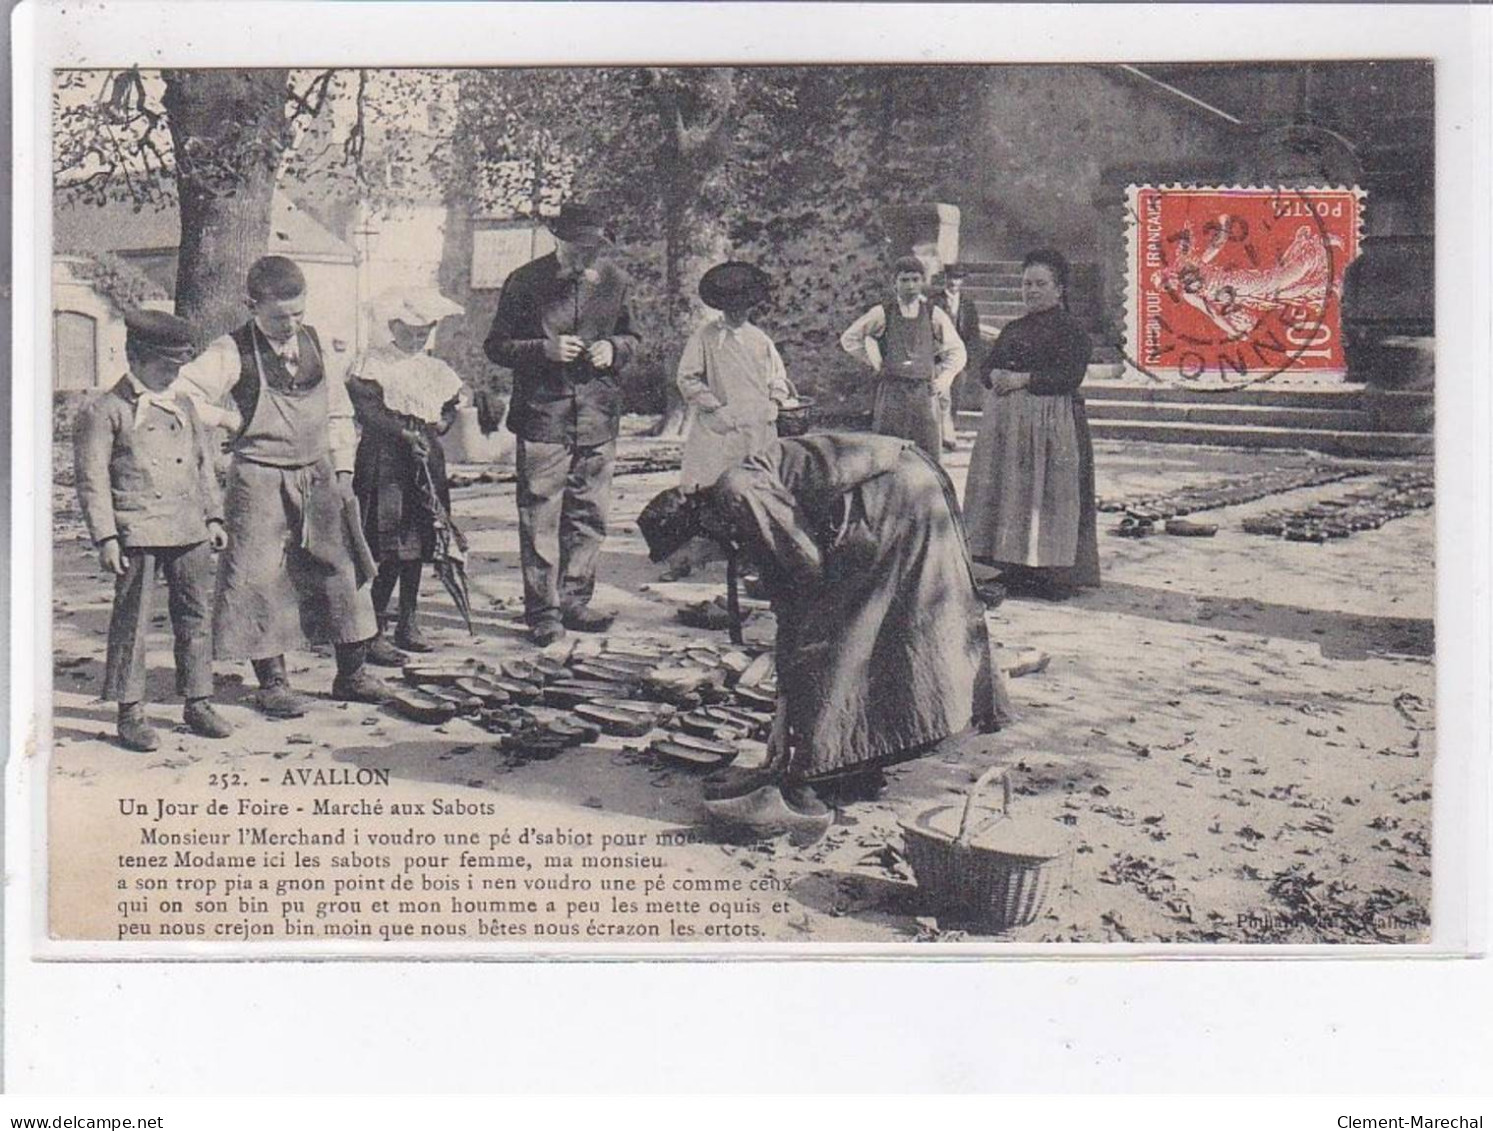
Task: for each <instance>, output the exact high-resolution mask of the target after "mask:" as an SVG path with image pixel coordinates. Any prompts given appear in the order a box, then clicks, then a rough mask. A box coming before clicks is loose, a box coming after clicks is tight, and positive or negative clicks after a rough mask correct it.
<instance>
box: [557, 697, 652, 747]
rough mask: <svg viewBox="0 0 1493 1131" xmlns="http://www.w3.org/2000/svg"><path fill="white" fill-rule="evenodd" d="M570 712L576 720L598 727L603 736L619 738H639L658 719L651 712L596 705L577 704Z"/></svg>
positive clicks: (650, 728)
mask: <svg viewBox="0 0 1493 1131" xmlns="http://www.w3.org/2000/svg"><path fill="white" fill-rule="evenodd" d="M571 710H572V712H573V713H574V715H575V716H576V718H578V719H582V720H584V721H586V722H588V723H591V724H593V725H595V726H598V727H600V728H601V729H602V731H603V733H605V734H610V735H615V736H616V737H619V738H639V737H641V736H643V735H645V734H647V733H648V732H649V731H650V730H652V729H653V728H654V727H655V726H657V725H658V718H657V716H656V715H654V714H653V713H652V712H651V711H650V712H643V711H628V710H621V709H619V708H616V707H602V706H599V705H597V704H596V703H577V704H576V705H575V706H574V707H573V708H571Z"/></svg>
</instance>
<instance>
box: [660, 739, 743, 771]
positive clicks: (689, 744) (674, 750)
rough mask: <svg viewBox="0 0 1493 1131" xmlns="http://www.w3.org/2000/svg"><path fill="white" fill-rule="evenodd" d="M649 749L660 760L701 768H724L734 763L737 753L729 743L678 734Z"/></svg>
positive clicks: (661, 740)
mask: <svg viewBox="0 0 1493 1131" xmlns="http://www.w3.org/2000/svg"><path fill="white" fill-rule="evenodd" d="M651 749H652V750H653V752H654V753H655V754H657V755H658V756H659V757H660V758H665V759H668V760H669V761H673V762H681V763H684V764H686V765H689V766H697V767H701V768H705V767H715V766H725V765H727V764H729V763H731V762H733V761H735V759H736V755H737V753H738V750H737V749H736V747H735V746H734V745H732V744H731V743H729V742H721V741H719V740H718V739H714V738H702V737H699V736H696V735H691V734H679V733H671V734H670V735H669V736H668V737H667V738H663V739H660V740H659V741H658V742H655V743H654V744H653V746H652V748H651Z"/></svg>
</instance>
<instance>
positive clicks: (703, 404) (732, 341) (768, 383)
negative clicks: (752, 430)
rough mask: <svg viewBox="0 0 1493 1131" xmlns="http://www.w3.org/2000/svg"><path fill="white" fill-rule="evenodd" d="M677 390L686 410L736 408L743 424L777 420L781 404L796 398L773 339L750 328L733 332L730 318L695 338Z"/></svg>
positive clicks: (682, 358) (684, 360)
mask: <svg viewBox="0 0 1493 1131" xmlns="http://www.w3.org/2000/svg"><path fill="white" fill-rule="evenodd" d="M677 384H678V386H679V392H680V395H681V396H683V397H684V402H685V404H687V405H690V406H691V407H693V408H696V409H699V410H701V411H704V412H713V411H715V410H717V409H719V408H720V407H721V406H722V405H730V406H731V409H732V412H733V414H735V415H737V416H739V417H740V419H741V420H742V422H746V421H749V420H761V421H771V420H773V419H775V418H776V417H777V407H776V405H777V403H780V402H782V401H786V400H788V399H789V398H790V397H791V396H792V395H793V394H792V391H791V390H790V388H789V386H788V374H787V371H786V370H785V369H784V368H783V358H782V356H781V355H780V354H779V353H778V347H777V346H775V345H773V344H772V339H771V338H769V337H768V336H767V335H766V334H764V333H763V332H762V331H761V330H760V329H758V328H757V327H756V326H754V325H752V324H751V323H750V322H743V323H742V324H741V325H740V326H737V327H732V326H730V325H728V324H727V323H726V320H725V319H724V318H717V319H714V320H712V321H710V322H707V323H705V325H703V326H701V327H699V328H698V329H697V330H695V332H694V333H693V334H691V335H690V337H689V341H687V342H686V343H685V344H684V352H683V353H682V354H681V355H680V357H679V369H678V377H677Z"/></svg>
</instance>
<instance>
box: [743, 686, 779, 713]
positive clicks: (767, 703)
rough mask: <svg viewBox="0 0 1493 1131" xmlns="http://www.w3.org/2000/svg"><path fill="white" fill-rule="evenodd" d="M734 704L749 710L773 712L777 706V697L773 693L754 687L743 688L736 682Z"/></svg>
mask: <svg viewBox="0 0 1493 1131" xmlns="http://www.w3.org/2000/svg"><path fill="white" fill-rule="evenodd" d="M736 702H737V703H739V704H741V706H743V707H746V708H748V709H750V710H756V711H774V710H776V709H777V706H778V697H777V694H776V693H775V692H766V691H763V690H761V689H760V688H756V687H743V686H742V685H741V684H740V682H738V683H737V685H736Z"/></svg>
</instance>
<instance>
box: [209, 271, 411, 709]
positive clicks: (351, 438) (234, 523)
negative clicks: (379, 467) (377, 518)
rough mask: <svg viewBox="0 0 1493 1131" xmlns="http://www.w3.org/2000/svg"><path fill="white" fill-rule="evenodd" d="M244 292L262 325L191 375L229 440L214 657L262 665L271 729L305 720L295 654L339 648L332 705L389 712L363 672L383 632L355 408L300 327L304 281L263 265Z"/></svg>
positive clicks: (229, 339) (261, 699) (252, 324)
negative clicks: (365, 523) (353, 505)
mask: <svg viewBox="0 0 1493 1131" xmlns="http://www.w3.org/2000/svg"><path fill="white" fill-rule="evenodd" d="M248 292H249V310H250V312H251V313H252V315H253V317H251V318H250V319H249V321H247V322H245V323H244V324H243V325H242V326H240V327H239V328H238V329H237V330H235V331H234V332H233V333H231V334H228V335H226V336H224V337H222V338H219V339H218V340H217V341H215V342H213V343H212V345H210V346H209V347H208V348H207V351H206V352H205V353H204V354H203V355H202V357H200V358H198V359H197V361H195V362H193V363H192V364H191V365H190V366H188V367H186V368H184V369H183V370H182V382H183V387H184V390H185V391H186V392H188V393H189V394H191V395H192V396H194V397H195V398H197V401H198V411H199V412H200V413H201V414H202V417H203V419H204V420H206V421H208V422H209V423H210V424H219V425H222V426H223V427H226V428H227V429H228V430H229V433H230V434H231V436H232V437H233V440H232V444H231V447H232V450H233V462H232V464H231V466H230V468H229V473H228V499H227V507H226V510H227V519H228V532H229V535H230V540H229V544H228V552H227V553H226V554H224V556H223V562H222V564H221V566H220V567H219V569H218V591H217V598H216V601H215V602H214V613H213V649H214V654H215V655H216V656H217V658H218V659H220V660H250V661H252V662H253V665H254V674H255V675H256V676H257V677H258V679H259V685H260V692H259V696H258V704H259V708H260V710H262V711H263V712H264V713H265V714H266V715H269V716H270V717H271V718H295V717H298V716H300V715H302V714H304V713H305V711H306V708H307V705H308V704H307V701H306V700H305V698H304V697H303V696H301V695H298V694H297V693H296V692H294V691H292V690H291V687H290V681H289V679H288V677H287V675H286V670H285V653H286V652H287V651H290V650H291V649H300V648H304V647H306V646H307V645H308V644H320V643H331V644H333V645H335V647H336V653H337V677H336V679H335V680H334V681H333V683H332V697H333V698H334V699H340V700H343V701H348V702H359V703H377V702H381V701H382V700H383V699H384V698H385V697H386V691H385V689H384V686H383V684H382V682H380V681H379V680H377V679H375V678H374V677H373V676H372V675H370V674H369V673H368V672H367V671H365V670H364V667H363V662H364V659H365V658H366V654H367V647H368V642H369V641H370V640H371V639H372V638H373V637H374V636H375V635H376V633H377V630H378V622H377V620H376V619H375V617H374V615H373V602H372V599H371V597H370V594H369V588H368V585H367V581H368V578H367V577H362V578H360V577H359V574H358V566H357V563H358V562H359V561H360V560H362V559H363V555H366V553H367V548H366V545H364V546H361V547H360V546H359V545H358V543H357V539H358V538H360V537H361V535H360V534H359V533H358V531H357V528H356V525H355V524H354V523H353V522H351V521H350V518H351V515H350V512H349V509H348V500H350V499H351V498H352V473H353V457H354V454H355V450H356V435H355V433H354V428H353V409H352V402H351V401H350V400H349V398H348V395H347V387H346V386H345V385H344V384H343V383H342V382H341V381H339V380H336V379H335V378H333V377H331V376H329V375H328V373H327V371H326V367H325V365H324V364H323V360H322V353H321V342H320V339H319V338H318V337H317V335H316V331H315V330H313V329H312V328H311V327H310V326H307V325H305V324H304V318H305V312H306V277H305V276H304V275H303V274H302V273H301V269H300V268H299V267H297V266H296V265H295V263H293V262H292V261H291V260H289V259H286V258H284V257H283V256H278V255H267V256H265V257H264V258H262V259H260V260H258V261H257V262H256V263H255V264H254V265H253V266H252V267H251V268H249V276H248Z"/></svg>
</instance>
